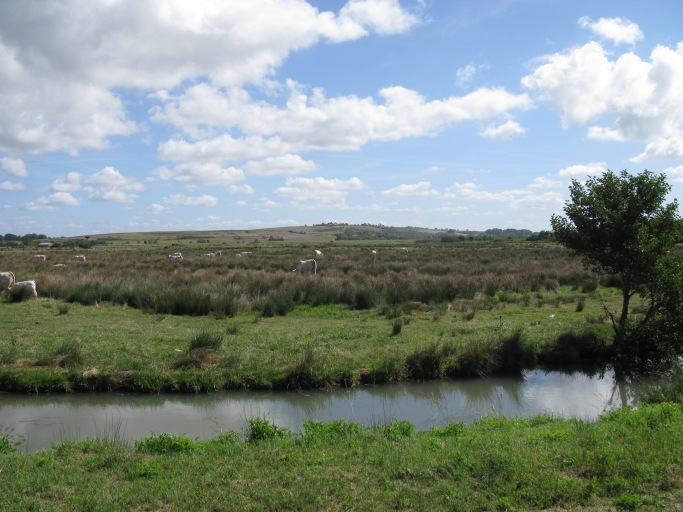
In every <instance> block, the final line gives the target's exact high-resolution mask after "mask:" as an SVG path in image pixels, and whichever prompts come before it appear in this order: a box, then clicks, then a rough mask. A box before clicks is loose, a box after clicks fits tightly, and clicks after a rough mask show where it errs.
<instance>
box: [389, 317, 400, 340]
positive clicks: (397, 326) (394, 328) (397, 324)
mask: <svg viewBox="0 0 683 512" xmlns="http://www.w3.org/2000/svg"><path fill="white" fill-rule="evenodd" d="M402 329H403V322H402V321H401V319H400V318H397V319H396V320H394V323H393V324H392V326H391V335H392V336H398V335H399V334H401V330H402Z"/></svg>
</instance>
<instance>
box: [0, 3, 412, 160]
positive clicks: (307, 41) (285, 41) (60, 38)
mask: <svg viewBox="0 0 683 512" xmlns="http://www.w3.org/2000/svg"><path fill="white" fill-rule="evenodd" d="M418 22H419V20H418V18H417V17H415V16H413V15H411V14H410V13H408V12H407V11H405V10H404V9H402V8H401V6H400V5H399V4H398V2H397V0H351V1H350V2H349V3H347V4H346V5H345V6H344V7H343V8H342V9H341V10H340V12H339V13H338V14H335V13H333V12H329V11H324V12H321V11H319V10H318V9H317V8H315V7H314V6H312V5H310V4H308V3H307V2H305V1H303V0H250V1H249V2H184V1H180V0H168V1H158V2H157V1H153V0H147V1H114V2H112V1H105V2H59V3H54V4H48V5H45V3H44V2H43V1H42V0H26V1H24V2H22V3H21V7H20V8H19V6H18V4H16V3H14V2H0V41H1V42H0V84H2V86H1V87H0V120H1V121H0V151H5V152H42V151H54V150H64V151H68V152H70V153H72V154H73V153H76V152H78V151H79V150H80V149H83V148H95V149H101V148H105V147H107V146H108V144H109V142H108V137H110V136H112V135H126V134H130V133H132V132H134V131H136V130H137V129H138V127H137V125H136V124H135V123H134V122H132V121H131V120H130V119H128V116H127V112H126V108H125V106H124V104H123V102H122V101H121V99H120V98H119V96H118V95H117V92H114V91H116V89H117V88H138V89H140V90H145V91H148V90H158V89H163V88H167V89H173V88H174V87H176V86H178V85H180V84H183V83H184V82H185V81H186V80H191V79H193V78H195V77H198V76H203V77H208V79H209V80H210V81H211V82H212V83H215V84H218V85H220V86H241V85H242V84H245V83H249V82H251V83H258V82H259V81H260V80H262V79H263V78H264V77H267V76H268V75H269V74H270V73H272V71H273V70H274V69H275V68H276V67H278V66H279V65H280V64H281V63H282V61H283V59H284V58H286V57H287V55H288V54H289V53H290V52H291V51H294V50H297V49H303V48H308V47H311V46H313V45H315V44H317V43H319V42H320V41H321V40H328V41H332V42H341V41H347V40H353V39H358V38H360V37H363V36H365V35H367V34H368V33H369V32H370V31H374V32H377V33H380V34H392V33H398V32H403V31H405V30H408V29H409V28H410V27H411V26H413V25H415V24H416V23H418ZM207 48H210V49H211V51H207Z"/></svg>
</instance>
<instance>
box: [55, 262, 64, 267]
mask: <svg viewBox="0 0 683 512" xmlns="http://www.w3.org/2000/svg"><path fill="white" fill-rule="evenodd" d="M52 266H53V267H66V265H64V263H55V264H54V265H52Z"/></svg>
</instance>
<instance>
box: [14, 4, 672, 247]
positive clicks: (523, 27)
mask: <svg viewBox="0 0 683 512" xmlns="http://www.w3.org/2000/svg"><path fill="white" fill-rule="evenodd" d="M682 19H683V2H680V1H678V0H669V1H663V0H650V1H649V2H642V1H641V0H637V1H629V0H620V1H618V2H617V1H607V0H606V1H600V2H595V1H593V0H591V1H582V0H576V1H572V2H566V1H563V0H557V1H555V0H514V1H513V0H471V1H457V0H307V1H305V0H249V1H248V2H247V1H232V2H226V1H219V0H206V1H204V0H195V1H192V2H188V1H185V0H149V1H141V0H101V1H93V0H62V1H49V0H3V1H2V2H0V232H2V233H5V232H12V233H19V234H23V233H26V232H39V233H45V234H48V235H50V236H60V235H77V234H90V233H104V232H120V231H152V230H168V229H170V230H179V229H233V228H258V227H270V226H287V225H303V224H312V223H320V222H329V221H336V222H349V223H361V222H371V223H383V224H389V225H394V226H403V225H413V226H424V227H432V228H433V227H440V228H457V229H487V228H493V227H499V228H507V227H514V228H528V229H532V230H540V229H548V227H549V218H550V215H551V214H552V213H554V212H560V211H561V209H562V205H563V202H564V201H565V200H566V199H567V197H568V192H567V186H568V184H569V183H570V181H571V179H572V178H576V179H579V180H582V179H585V176H587V175H596V174H599V173H601V172H604V170H605V169H612V170H614V171H620V170H622V169H628V170H629V171H631V172H640V171H642V170H643V169H649V170H652V171H655V172H665V173H666V174H667V175H668V177H669V181H670V182H671V183H672V186H673V193H672V198H673V197H679V196H680V194H681V192H683V25H682V24H681V23H680V21H681V20H682Z"/></svg>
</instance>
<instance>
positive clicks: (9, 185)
mask: <svg viewBox="0 0 683 512" xmlns="http://www.w3.org/2000/svg"><path fill="white" fill-rule="evenodd" d="M0 190H7V191H17V190H26V185H24V184H23V183H13V182H11V181H3V182H2V183H0Z"/></svg>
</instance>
